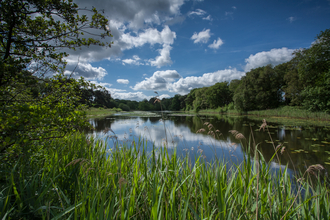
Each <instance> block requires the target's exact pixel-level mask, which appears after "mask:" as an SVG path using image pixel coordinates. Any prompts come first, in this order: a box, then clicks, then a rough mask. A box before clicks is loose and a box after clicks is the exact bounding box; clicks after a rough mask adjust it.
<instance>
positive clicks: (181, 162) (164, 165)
mask: <svg viewBox="0 0 330 220" xmlns="http://www.w3.org/2000/svg"><path fill="white" fill-rule="evenodd" d="M257 147H258V146H251V147H249V148H248V149H250V150H251V151H252V149H253V150H254V151H253V153H252V155H254V157H253V158H252V157H251V156H250V155H251V152H246V157H245V158H246V159H245V160H244V162H243V163H242V164H237V165H236V166H232V167H227V165H226V163H225V162H222V161H220V160H215V161H213V162H212V163H207V162H205V161H204V160H203V157H202V156H203V155H200V156H199V157H196V158H195V161H194V165H191V164H192V163H191V161H189V155H188V154H187V155H178V154H177V153H176V151H175V150H174V151H173V152H168V150H167V149H166V148H155V147H154V148H153V149H152V151H151V152H147V151H146V144H145V142H144V141H143V140H136V141H133V142H131V143H129V144H124V145H123V146H121V145H119V144H117V145H116V146H115V147H114V148H113V149H111V150H107V145H106V143H105V142H103V141H100V140H94V139H92V138H91V139H87V138H86V137H85V135H84V134H76V135H73V136H70V137H68V138H66V139H59V140H53V141H51V142H50V143H49V145H48V146H47V148H46V147H45V148H44V149H42V151H43V152H42V154H43V157H38V158H35V159H34V160H38V161H37V163H34V162H35V161H34V162H33V160H31V163H33V164H34V167H33V168H32V167H31V168H29V172H27V167H26V166H21V163H20V160H18V162H17V163H16V165H15V166H14V167H12V168H11V169H10V170H8V172H7V175H6V177H5V178H3V179H4V181H3V182H2V183H3V184H2V185H1V186H0V187H1V188H0V212H1V213H0V218H1V219H329V217H330V199H329V182H327V179H322V178H321V176H320V174H319V173H320V171H322V168H323V167H322V166H320V165H315V166H311V167H310V168H309V170H307V171H306V172H305V173H302V174H301V176H300V177H301V178H300V179H292V178H290V176H289V174H288V171H287V169H286V168H285V169H284V170H280V171H279V172H278V173H277V174H274V173H272V172H271V170H270V168H269V167H270V164H269V163H266V162H265V160H264V158H263V157H262V155H261V154H259V152H258V150H257ZM274 156H275V155H274ZM254 158H258V160H256V159H254ZM314 176H316V177H318V178H315V177H314Z"/></svg>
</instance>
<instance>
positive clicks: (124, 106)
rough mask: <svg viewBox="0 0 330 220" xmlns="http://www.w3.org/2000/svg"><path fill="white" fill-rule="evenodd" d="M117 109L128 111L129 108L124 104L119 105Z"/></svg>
mask: <svg viewBox="0 0 330 220" xmlns="http://www.w3.org/2000/svg"><path fill="white" fill-rule="evenodd" d="M118 107H119V108H120V109H121V110H123V111H130V108H129V106H128V105H126V104H124V103H120V104H119V106H118Z"/></svg>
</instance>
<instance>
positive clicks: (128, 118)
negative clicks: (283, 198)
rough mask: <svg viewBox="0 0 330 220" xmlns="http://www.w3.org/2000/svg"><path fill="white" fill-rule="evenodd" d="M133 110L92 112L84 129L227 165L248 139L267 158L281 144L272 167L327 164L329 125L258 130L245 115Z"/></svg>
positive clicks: (278, 125)
mask: <svg viewBox="0 0 330 220" xmlns="http://www.w3.org/2000/svg"><path fill="white" fill-rule="evenodd" d="M138 115H140V116H134V115H133V116H132V114H131V113H118V114H115V115H111V116H107V117H103V118H92V119H90V123H91V124H92V125H93V126H94V127H95V129H94V130H92V131H88V134H89V135H93V136H97V137H99V138H101V139H106V140H107V143H108V146H109V148H113V147H114V145H115V144H119V145H120V146H121V145H122V144H124V143H127V144H128V145H129V146H130V145H131V143H132V142H133V141H135V142H136V143H138V142H139V140H140V142H141V143H143V144H144V145H145V149H146V150H147V151H151V150H152V149H153V147H156V148H157V147H164V146H166V147H167V149H168V151H169V154H171V153H173V150H176V151H177V153H179V154H183V155H185V154H189V157H190V158H191V160H192V161H194V160H195V159H196V158H197V157H199V156H202V157H204V159H205V160H206V161H208V162H212V161H213V159H215V158H218V159H221V160H225V161H226V163H227V164H228V165H229V166H230V165H231V164H233V163H235V164H239V163H241V162H242V161H243V159H244V155H246V153H248V146H249V143H250V145H251V146H254V144H253V143H256V144H257V146H258V149H259V150H260V152H261V153H262V155H263V157H264V158H265V160H266V161H267V162H269V161H270V160H271V158H272V157H273V155H274V152H275V150H274V146H275V147H276V146H278V145H279V144H282V147H283V146H284V147H285V150H284V152H283V153H282V154H281V153H280V152H278V156H279V158H277V157H274V158H273V159H272V162H271V163H270V165H271V167H272V168H273V169H279V168H281V167H285V166H286V165H288V167H289V169H290V170H291V171H293V170H294V168H295V169H296V170H301V171H304V170H305V169H306V168H307V167H308V166H309V165H313V164H321V165H323V166H324V167H325V168H327V169H328V170H329V168H330V132H329V130H330V126H318V125H299V126H298V125H295V126H293V125H285V124H283V123H269V122H267V128H266V129H265V130H263V129H261V130H260V126H261V125H262V123H263V122H262V120H252V119H250V118H248V117H239V116H236V117H230V116H226V115H212V116H205V115H198V116H196V115H179V114H173V113H171V112H167V113H164V118H165V120H164V121H163V120H162V116H161V114H160V113H147V112H146V113H138ZM164 122H165V127H166V135H165V129H164ZM236 131H237V132H238V133H240V134H241V135H237V134H236V137H235V132H236ZM233 133H234V135H233ZM252 134H253V135H252ZM243 136H244V137H245V138H242V137H243ZM240 137H241V138H242V139H241V138H240ZM237 138H238V139H237ZM272 141H273V142H272ZM166 143H167V144H166ZM251 154H253V153H251Z"/></svg>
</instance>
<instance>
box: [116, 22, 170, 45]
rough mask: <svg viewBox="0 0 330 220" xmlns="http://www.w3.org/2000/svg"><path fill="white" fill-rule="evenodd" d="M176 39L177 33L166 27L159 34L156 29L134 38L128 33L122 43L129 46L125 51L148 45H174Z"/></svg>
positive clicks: (122, 38) (122, 37)
mask: <svg viewBox="0 0 330 220" xmlns="http://www.w3.org/2000/svg"><path fill="white" fill-rule="evenodd" d="M175 38H176V33H175V32H172V31H171V29H170V28H169V27H168V26H167V25H166V26H165V27H164V29H163V30H162V31H161V32H159V31H158V30H157V29H156V28H148V29H146V30H144V31H143V32H141V33H139V34H138V35H137V36H132V35H131V33H126V34H123V35H122V36H121V41H122V42H124V43H126V44H127V47H126V48H125V49H131V48H133V47H140V46H143V45H144V44H146V43H149V44H151V45H154V44H173V42H174V39H175Z"/></svg>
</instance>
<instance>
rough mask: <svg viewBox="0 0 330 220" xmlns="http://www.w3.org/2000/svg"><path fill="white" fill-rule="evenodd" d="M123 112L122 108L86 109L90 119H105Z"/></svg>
mask: <svg viewBox="0 0 330 220" xmlns="http://www.w3.org/2000/svg"><path fill="white" fill-rule="evenodd" d="M121 111H122V110H121V109H120V108H112V109H111V108H109V109H107V108H88V109H86V111H85V112H86V115H87V117H88V118H92V117H93V118H95V117H103V116H107V115H112V114H115V113H117V112H121Z"/></svg>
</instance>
